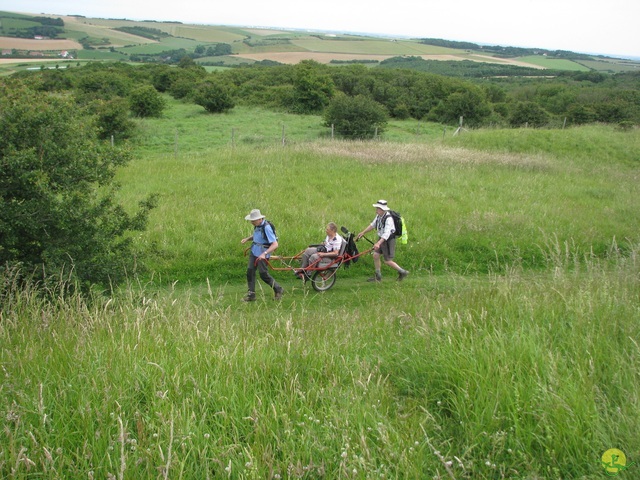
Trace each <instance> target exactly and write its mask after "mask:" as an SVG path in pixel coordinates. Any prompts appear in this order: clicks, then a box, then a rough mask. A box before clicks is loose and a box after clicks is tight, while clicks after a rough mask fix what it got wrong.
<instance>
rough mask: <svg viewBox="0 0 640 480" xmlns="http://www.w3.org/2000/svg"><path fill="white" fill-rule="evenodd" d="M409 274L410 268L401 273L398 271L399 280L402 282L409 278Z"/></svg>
mask: <svg viewBox="0 0 640 480" xmlns="http://www.w3.org/2000/svg"><path fill="white" fill-rule="evenodd" d="M407 275H409V270H403V271H401V272H400V273H398V281H399V282H401V281H402V280H404V279H405V278H407Z"/></svg>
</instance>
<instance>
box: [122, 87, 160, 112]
mask: <svg viewBox="0 0 640 480" xmlns="http://www.w3.org/2000/svg"><path fill="white" fill-rule="evenodd" d="M129 107H130V108H131V112H132V113H133V114H134V115H135V116H136V117H142V118H145V117H160V116H162V112H163V111H164V109H165V108H166V107H167V102H166V101H165V100H164V98H162V95H160V93H158V91H157V90H156V89H155V88H153V87H152V86H151V85H141V86H139V87H137V88H135V89H134V90H133V91H132V92H131V93H130V94H129Z"/></svg>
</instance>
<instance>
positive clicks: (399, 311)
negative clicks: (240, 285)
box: [0, 245, 640, 479]
mask: <svg viewBox="0 0 640 480" xmlns="http://www.w3.org/2000/svg"><path fill="white" fill-rule="evenodd" d="M550 247H552V248H551V251H550V252H549V255H548V258H549V261H550V264H549V268H548V269H547V271H545V272H543V273H531V272H525V271H523V270H522V269H519V268H513V269H509V270H508V271H507V272H505V273H503V274H500V275H490V276H475V275H472V276H458V275H447V276H442V277H431V278H429V279H425V280H424V281H421V282H413V283H407V284H406V285H404V284H403V285H402V287H400V286H397V287H396V286H392V287H391V288H388V289H385V290H381V289H380V288H378V286H375V285H374V286H368V287H367V288H365V287H362V288H361V289H353V290H351V291H350V292H348V293H344V292H340V291H336V292H332V294H330V295H329V294H326V295H316V294H311V293H309V292H307V293H305V294H300V295H297V296H295V298H294V296H293V295H290V296H289V297H286V298H285V300H284V301H283V302H282V303H281V304H274V303H273V302H272V301H271V300H270V299H268V300H260V301H259V302H258V303H257V304H254V305H240V304H238V302H237V296H235V295H234V294H233V293H229V292H228V291H227V289H226V288H225V287H218V288H214V287H211V286H210V287H209V288H206V287H205V288H204V289H203V290H200V291H197V290H189V291H180V290H173V289H167V290H164V291H160V292H159V291H157V290H156V289H152V290H151V291H147V290H146V288H145V287H144V286H137V287H134V286H132V287H131V288H128V289H124V290H123V291H122V292H121V293H120V294H118V295H116V296H114V297H112V298H110V299H108V300H102V301H94V302H91V303H86V302H85V301H84V300H82V299H80V298H77V297H75V296H71V297H66V298H65V297H62V296H59V297H57V298H56V297H48V298H46V299H44V298H43V297H41V296H39V295H36V294H35V292H33V291H30V290H28V289H26V290H24V289H11V288H10V287H8V286H7V285H10V284H11V278H7V277H5V278H3V280H4V289H3V294H4V297H3V300H4V301H3V307H2V310H1V317H0V341H1V342H2V344H3V347H2V349H1V350H0V363H1V366H2V373H3V383H2V390H1V394H0V410H1V411H2V412H3V418H2V423H3V428H2V429H1V430H0V438H1V441H0V445H1V446H0V472H1V476H2V477H3V478H39V477H44V478H194V479H195V478H433V477H435V478H488V479H489V478H491V479H493V478H600V477H601V476H602V474H601V473H602V471H603V469H602V467H601V466H600V457H601V455H602V453H603V452H604V451H606V450H607V449H609V448H613V447H616V448H619V449H621V450H623V451H624V452H626V454H627V455H628V457H629V458H631V459H633V458H637V457H638V455H639V454H640V443H639V442H638V435H637V431H638V428H639V427H640V417H638V415H637V412H638V407H639V401H640V390H639V385H640V382H639V380H640V361H639V360H638V359H639V358H640V349H639V347H638V338H640V310H639V309H638V305H640V298H639V295H640V294H639V292H640V284H639V283H640V282H639V280H640V268H639V267H640V264H639V263H638V256H637V254H638V248H637V246H635V247H633V249H632V252H631V254H630V255H625V256H619V255H612V257H611V258H610V259H609V261H606V262H605V261H601V260H598V259H589V260H588V261H587V262H582V263H581V266H580V267H579V268H575V266H574V265H573V261H572V260H571V259H570V258H568V259H567V256H564V255H557V253H556V252H557V251H561V250H562V247H561V246H559V245H557V246H553V245H551V246H550ZM569 257H570V256H569ZM334 293H335V295H334ZM630 468H633V466H632V467H630ZM629 473H630V474H631V470H630V471H629Z"/></svg>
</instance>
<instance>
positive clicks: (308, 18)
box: [0, 0, 640, 57]
mask: <svg viewBox="0 0 640 480" xmlns="http://www.w3.org/2000/svg"><path fill="white" fill-rule="evenodd" d="M0 10H9V11H19V12H29V13H47V14H57V15H73V14H77V15H84V16H87V17H101V18H128V19H131V20H174V21H181V22H184V23H202V24H209V25H240V26H264V27H276V28H278V27H280V28H299V29H311V30H334V31H340V32H358V33H374V34H375V33H377V34H386V35H402V36H410V37H421V38H426V37H430V38H444V39H446V40H462V41H470V42H474V43H479V44H488V45H504V46H519V47H538V48H545V49H548V50H572V51H574V52H583V53H597V54H607V55H619V56H626V57H640V33H639V32H640V28H639V25H638V23H639V22H638V19H639V18H640V16H639V14H640V1H638V0H484V1H482V0H479V1H476V0H457V1H445V0H438V1H434V0H395V1H385V2H382V1H378V0H322V1H317V0H244V1H233V0H231V1H230V0H217V1H216V0H0Z"/></svg>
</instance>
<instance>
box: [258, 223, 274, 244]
mask: <svg viewBox="0 0 640 480" xmlns="http://www.w3.org/2000/svg"><path fill="white" fill-rule="evenodd" d="M267 225H271V230H273V234H274V235H275V237H276V240H278V234H277V233H276V226H275V225H274V224H273V223H271V222H270V221H269V220H265V221H264V222H262V223H261V224H260V225H258V226H257V227H256V228H259V229H260V230H262V238H264V239H265V241H268V238H267V234H266V232H265V231H264V229H265V228H266V227H267ZM263 245H266V246H267V247H270V246H271V243H264V244H263Z"/></svg>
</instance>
